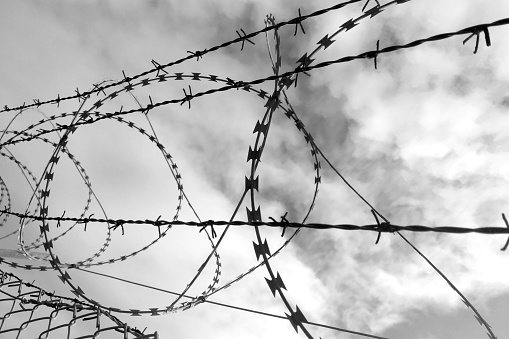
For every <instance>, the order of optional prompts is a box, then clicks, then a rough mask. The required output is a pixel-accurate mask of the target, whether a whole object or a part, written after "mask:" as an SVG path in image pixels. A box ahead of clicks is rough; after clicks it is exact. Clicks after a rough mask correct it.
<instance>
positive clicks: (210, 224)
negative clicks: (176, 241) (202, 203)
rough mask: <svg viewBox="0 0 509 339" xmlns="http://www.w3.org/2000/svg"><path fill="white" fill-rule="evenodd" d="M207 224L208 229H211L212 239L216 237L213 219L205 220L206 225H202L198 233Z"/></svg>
mask: <svg viewBox="0 0 509 339" xmlns="http://www.w3.org/2000/svg"><path fill="white" fill-rule="evenodd" d="M207 226H210V230H211V231H212V239H214V238H215V237H217V234H216V231H215V230H214V220H209V221H207V222H206V225H205V226H203V227H202V228H201V229H200V231H199V232H198V233H200V232H201V231H203V230H204V229H206V228H207Z"/></svg>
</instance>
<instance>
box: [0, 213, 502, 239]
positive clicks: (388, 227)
mask: <svg viewBox="0 0 509 339" xmlns="http://www.w3.org/2000/svg"><path fill="white" fill-rule="evenodd" d="M0 213H7V214H9V215H13V216H16V217H18V218H20V219H32V220H38V221H43V220H44V221H61V222H62V221H73V222H77V223H80V224H88V223H107V224H111V225H113V226H111V228H117V227H120V226H122V225H129V224H134V225H151V226H166V225H171V226H193V227H204V226H209V225H214V226H215V225H218V226H226V225H230V226H253V227H254V226H268V227H290V228H300V227H303V228H309V229H317V230H326V229H338V230H345V231H372V232H385V233H394V232H398V231H411V232H435V233H453V234H463V233H480V234H509V227H497V226H486V227H474V228H469V227H458V226H433V227H432V226H424V225H405V226H403V225H394V224H387V223H383V224H382V225H379V224H368V225H354V224H322V223H306V224H301V223H298V222H274V221H271V222H265V221H252V222H247V221H225V220H208V221H202V222H197V221H181V220H175V221H168V220H161V219H157V220H149V219H145V220H142V219H138V220H133V219H101V218H72V217H63V218H62V217H40V216H35V215H27V214H21V213H16V212H11V211H6V210H0Z"/></svg>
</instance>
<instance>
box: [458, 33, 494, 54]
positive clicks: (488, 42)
mask: <svg viewBox="0 0 509 339" xmlns="http://www.w3.org/2000/svg"><path fill="white" fill-rule="evenodd" d="M481 32H483V33H484V39H485V40H486V46H488V47H490V46H491V39H490V32H489V31H488V27H487V26H485V27H482V28H476V29H474V30H473V31H472V34H470V35H469V36H468V37H467V38H466V39H465V40H463V45H464V44H465V43H466V42H467V41H468V40H470V39H471V38H472V37H473V36H474V35H475V49H474V54H476V53H477V49H478V48H479V34H481Z"/></svg>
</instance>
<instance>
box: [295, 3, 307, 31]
mask: <svg viewBox="0 0 509 339" xmlns="http://www.w3.org/2000/svg"><path fill="white" fill-rule="evenodd" d="M303 20H304V18H303V17H302V15H301V14H300V8H299V17H298V18H295V19H293V20H292V21H295V32H293V36H296V35H297V30H298V28H299V27H300V29H301V30H302V33H303V34H306V31H305V30H304V27H303V26H302V21H303Z"/></svg>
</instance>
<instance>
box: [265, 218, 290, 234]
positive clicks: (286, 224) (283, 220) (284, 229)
mask: <svg viewBox="0 0 509 339" xmlns="http://www.w3.org/2000/svg"><path fill="white" fill-rule="evenodd" d="M287 214H288V212H285V215H282V216H281V221H280V223H281V224H283V225H282V227H283V233H281V236H282V237H283V236H284V235H285V231H286V228H287V227H288V224H289V223H290V222H289V221H288V219H286V215H287ZM269 219H270V220H272V221H273V222H275V223H277V221H276V220H275V219H274V218H272V217H269Z"/></svg>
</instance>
